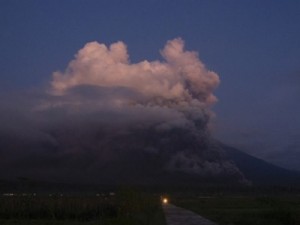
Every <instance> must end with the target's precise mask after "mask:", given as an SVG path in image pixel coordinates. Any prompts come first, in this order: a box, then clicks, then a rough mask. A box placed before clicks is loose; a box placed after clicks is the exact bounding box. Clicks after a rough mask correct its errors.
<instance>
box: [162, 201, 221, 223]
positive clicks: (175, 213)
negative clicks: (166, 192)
mask: <svg viewBox="0 0 300 225" xmlns="http://www.w3.org/2000/svg"><path fill="white" fill-rule="evenodd" d="M163 210H164V212H165V217H166V221H167V225H217V224H216V223H214V222H212V221H210V220H208V219H205V218H204V217H202V216H200V215H198V214H196V213H194V212H192V211H189V210H186V209H183V208H180V207H177V206H174V205H171V204H163Z"/></svg>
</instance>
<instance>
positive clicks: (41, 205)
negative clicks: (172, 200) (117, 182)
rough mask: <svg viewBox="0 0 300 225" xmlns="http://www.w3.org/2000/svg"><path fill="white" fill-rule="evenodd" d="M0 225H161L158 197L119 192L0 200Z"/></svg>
mask: <svg viewBox="0 0 300 225" xmlns="http://www.w3.org/2000/svg"><path fill="white" fill-rule="evenodd" d="M0 224H1V225H40V224H43V225H63V224H66V225H69V224H70V225H71V224H72V225H92V224H99V225H119V224H122V225H127V224H128V225H164V224H165V219H164V215H163V212H162V208H161V203H160V199H159V197H158V196H154V195H151V194H144V193H141V192H136V191H131V190H122V191H120V192H118V193H117V194H116V195H115V196H105V197H103V196H76V197H74V196H69V197H68V196H60V195H59V196H2V197H0Z"/></svg>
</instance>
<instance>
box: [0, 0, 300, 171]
mask: <svg viewBox="0 0 300 225" xmlns="http://www.w3.org/2000/svg"><path fill="white" fill-rule="evenodd" d="M299 12H300V1H297V0H288V1H282V0H263V1H261V0H251V1H250V0H249V1H247V0H246V1H238V0H229V1H222V0H215V1H210V0H207V1H202V0H186V1H174V0H148V1H146V0H132V1H121V0H120V1H116V0H107V1H105V0H103V1H97V0H87V1H84V0H72V1H69V0H68V1H67V0H43V1H39V0H26V1H22V0H18V1H17V0H0V28H1V32H0V93H1V96H2V97H0V104H1V105H2V106H1V107H0V110H5V107H6V105H7V102H8V101H9V100H10V101H11V102H10V103H9V104H10V105H14V104H18V102H14V100H11V99H13V98H12V96H18V95H20V96H21V95H24V93H28V92H35V91H37V90H38V91H40V90H49V89H52V91H53V90H54V91H57V90H58V91H61V90H65V89H66V88H69V87H70V86H71V87H73V86H74V85H75V84H74V82H73V81H71V80H72V79H71V78H72V76H74V77H75V75H76V69H78V68H79V69H78V70H80V71H81V70H82V68H81V67H80V66H78V65H79V64H80V63H81V61H80V60H81V59H79V58H77V59H76V60H77V61H76V60H75V61H74V63H73V64H76V65H75V66H74V68H75V69H74V68H72V69H70V68H69V70H67V71H65V70H66V68H68V65H69V63H70V61H72V60H74V58H75V55H76V54H77V53H78V51H79V50H80V49H83V48H84V49H85V51H86V52H88V47H84V46H85V45H86V44H87V43H90V42H93V43H95V42H94V41H96V42H98V43H103V44H105V45H106V46H110V45H111V44H113V43H117V42H118V43H119V44H116V45H115V49H116V50H115V51H116V53H114V52H113V51H111V53H110V54H111V55H112V56H105V57H112V58H114V57H119V58H118V60H120V62H123V61H126V60H127V59H126V54H128V57H129V59H128V67H126V68H127V69H128V71H129V72H126V71H127V70H126V71H125V70H123V72H124V74H125V75H126V74H127V73H128V74H130V73H131V72H130V71H132V70H134V71H136V70H135V68H133V67H132V66H131V65H135V64H136V63H139V62H142V61H144V60H147V61H149V62H153V61H157V60H158V61H159V62H165V61H167V63H168V65H171V66H173V65H174V64H176V65H177V64H179V62H178V60H177V59H174V57H173V56H174V54H175V53H174V54H173V52H171V50H170V51H169V48H168V47H170V46H171V47H172V48H179V49H180V48H181V47H182V45H183V42H184V43H185V47H184V49H186V50H187V51H192V52H198V53H199V60H200V61H199V62H198V59H196V58H195V57H194V55H193V54H192V53H191V54H192V56H191V54H190V53H189V52H188V53H186V52H184V53H182V54H183V57H187V58H188V59H187V60H191V61H193V62H196V63H199V65H202V64H201V63H203V64H204V65H205V68H204V67H203V68H202V67H201V66H200V67H201V72H199V74H200V75H201V77H202V76H203V77H205V76H209V77H210V78H209V79H208V80H207V81H205V82H206V85H207V86H206V87H205V90H206V91H207V92H206V91H205V92H204V91H203V89H201V90H200V88H199V86H197V82H198V81H197V80H195V79H194V78H193V77H192V76H191V77H189V78H190V80H189V82H190V83H189V84H188V85H187V86H188V87H187V89H188V88H190V87H191V88H192V90H194V92H193V93H192V94H191V96H192V98H194V96H197V97H198V98H201V99H202V100H201V104H204V105H205V109H206V107H212V111H213V112H214V113H215V116H214V117H213V119H212V120H211V121H210V125H209V126H210V129H211V132H212V134H213V136H214V137H215V138H216V139H218V140H220V141H222V142H224V143H226V144H229V145H231V146H234V147H237V148H239V149H240V150H243V151H245V152H247V153H249V154H251V155H254V156H257V157H260V158H263V159H265V160H267V161H269V162H273V163H275V164H277V165H281V166H283V167H286V168H290V169H297V170H300V164H299V160H300V119H299V115H300V104H299V102H300V13H299ZM170 40H173V41H170ZM119 41H121V42H122V43H123V44H124V45H126V46H127V52H126V51H125V50H124V48H123V44H120V42H119ZM89 46H90V49H92V50H93V48H97V49H99V46H98V45H97V44H94V45H89ZM171 47H170V48H171ZM84 49H83V50H82V55H83V56H84V55H85V53H86V52H85V51H84ZM92 50H91V51H92ZM179 51H180V50H179ZM185 53H186V54H185ZM99 57H100V56H99ZM101 57H102V56H101ZM103 57H104V56H103ZM105 59H107V58H105ZM109 59H110V58H109ZM122 60H123V61H122ZM158 61H157V63H156V64H155V63H153V64H151V63H150V64H151V65H150V68H151V69H153V70H156V69H157V68H159V69H162V70H164V71H165V70H167V74H169V73H174V74H177V72H178V71H177V70H176V69H174V70H173V69H170V70H169V67H167V69H166V68H164V67H163V66H164V65H162V63H159V62H158ZM130 63H131V64H130ZM80 65H81V64H80ZM180 65H181V64H180ZM197 65H198V64H197ZM156 66H157V67H156ZM162 67H163V68H162ZM139 68H140V67H139ZM172 68H173V67H172ZM131 69H132V70H131ZM57 71H60V74H61V75H60V76H61V77H59V76H55V75H53V74H54V73H55V72H57ZM70 71H71V72H70ZM74 71H75V72H74ZM137 71H138V72H137V75H136V76H138V75H139V71H142V72H143V71H144V67H143V68H140V70H137ZM212 71H213V72H212ZM113 72H114V73H117V72H116V71H113ZM142 72H141V73H142ZM178 73H179V72H178ZM74 74H75V75H74ZM158 74H160V73H158ZM92 75H93V73H91V76H92ZM62 76H69V78H70V80H68V79H64V78H62ZM74 79H75V78H74ZM76 79H77V81H76V82H79V83H80V84H91V82H92V80H93V79H92V78H91V79H90V80H89V81H88V82H87V81H84V82H81V80H80V78H78V77H77V78H76ZM103 79H104V78H103ZM118 79H119V78H118ZM118 79H117V81H116V79H114V80H113V81H109V80H106V82H107V85H110V87H111V86H113V87H115V86H114V85H119V84H124V83H126V87H127V88H133V89H134V90H136V89H137V90H138V91H139V92H141V93H142V94H143V96H147V97H148V96H153V93H159V94H160V96H164V97H166V96H167V97H166V98H168V99H172V100H173V97H174V96H175V95H176V99H177V97H178V96H180V97H182V96H185V95H184V94H182V95H181V94H178V93H179V91H178V89H176V90H175V89H170V91H171V94H170V92H169V90H165V91H166V92H164V90H163V89H162V88H163V87H161V88H160V87H157V86H155V84H156V83H155V82H156V80H152V79H151V80H149V81H148V80H146V81H144V82H145V83H143V82H141V83H139V82H137V83H135V82H134V79H137V78H134V77H133V78H132V79H131V80H128V81H127V80H126V81H124V80H118ZM120 79H121V78H120ZM158 79H159V78H158ZM165 79H166V80H168V81H172V82H173V81H174V82H175V81H176V82H177V80H176V79H177V78H176V77H170V76H167V75H166V77H165ZM201 79H202V78H201ZM203 79H204V78H203ZM219 81H220V83H219ZM72 82H73V83H72ZM99 82H100V81H95V84H99ZM114 82H115V83H114ZM151 82H152V83H151ZM199 82H200V81H199ZM62 84H63V85H66V86H67V87H66V88H65V86H64V87H63V88H61V87H62ZM77 84H78V83H76V85H77ZM150 84H151V85H152V84H153V86H150ZM134 85H135V86H139V88H141V90H139V89H138V88H137V87H133V86H134ZM193 85H195V87H193ZM154 86H155V87H156V88H157V89H153V87H154ZM201 88H202V87H201ZM133 89H130V90H133ZM160 92H161V93H160ZM166 93H167V94H166ZM180 93H183V91H182V92H180ZM106 94H107V93H106ZM119 94H120V93H119V92H118V95H119ZM120 95H122V93H121V94H120ZM125 95H126V96H127V97H126V98H130V97H128V96H131V95H134V96H135V97H136V98H139V97H137V96H136V95H135V93H131V92H130V93H128V92H127V91H126V94H125ZM214 96H216V97H217V99H218V101H217V102H215V100H214ZM16 98H18V97H16ZM112 98H113V97H112ZM174 98H175V97H174ZM183 99H184V100H183V101H185V100H186V99H185V98H183ZM1 101H2V102H1ZM174 101H175V100H174ZM186 101H190V100H186ZM199 104H200V103H199ZM201 107H202V106H201ZM141 112H143V111H141ZM169 113H170V112H166V115H169ZM209 113H210V112H209ZM2 114H3V115H4V114H5V113H0V115H2ZM166 115H165V116H166ZM170 115H171V114H170ZM172 116H174V118H176V115H175V114H174V115H173V114H172ZM6 118H8V120H9V117H6ZM13 118H14V117H12V118H11V119H13ZM0 121H1V120H0ZM6 122H7V123H9V121H6ZM12 122H13V121H12ZM0 152H1V151H0Z"/></svg>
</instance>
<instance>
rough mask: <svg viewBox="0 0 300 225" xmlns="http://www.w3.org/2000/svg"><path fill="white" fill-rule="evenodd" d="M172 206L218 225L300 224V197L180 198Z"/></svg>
mask: <svg viewBox="0 0 300 225" xmlns="http://www.w3.org/2000/svg"><path fill="white" fill-rule="evenodd" d="M173 203H174V204H176V205H177V206H181V207H183V208H186V209H190V210H192V211H194V212H196V213H199V214H201V215H202V216H205V217H207V218H209V219H211V220H212V221H215V222H217V223H219V224H220V225H229V224H230V225H266V224H272V225H299V224H300V196H296V197H295V196H272V197H271V196H269V197H266V196H260V197H255V196H247V197H245V196H234V197H233V196H227V197H225V196H221V197H220V196H211V197H208V196H205V197H204V196H193V197H192V196H189V197H187V196H181V197H177V198H176V197H175V199H173Z"/></svg>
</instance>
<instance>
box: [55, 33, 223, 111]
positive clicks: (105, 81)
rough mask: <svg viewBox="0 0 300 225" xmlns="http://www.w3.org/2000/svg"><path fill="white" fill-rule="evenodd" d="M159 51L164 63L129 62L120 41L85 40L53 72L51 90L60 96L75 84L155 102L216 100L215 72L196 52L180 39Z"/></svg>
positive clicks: (217, 78)
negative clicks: (64, 64) (120, 91)
mask: <svg viewBox="0 0 300 225" xmlns="http://www.w3.org/2000/svg"><path fill="white" fill-rule="evenodd" d="M161 54H162V56H163V58H164V59H165V61H164V62H160V61H152V62H149V61H147V60H145V61H142V62H139V63H135V64H131V63H130V61H129V56H128V53H127V47H126V45H125V44H124V43H123V42H117V43H114V44H111V45H110V46H109V47H107V46H106V45H104V44H99V43H98V42H90V43H87V44H86V45H85V46H84V47H83V48H82V49H81V50H79V52H78V54H77V55H76V57H75V59H74V60H72V61H71V62H70V63H69V65H68V67H67V69H66V70H65V72H55V73H54V74H53V81H52V87H53V92H54V93H55V94H57V95H63V94H64V93H66V91H68V90H69V89H71V88H74V87H76V86H79V85H95V86H100V87H106V88H112V87H123V88H128V89H130V90H133V91H135V92H138V93H140V94H141V95H143V96H144V97H145V98H147V99H148V100H149V99H150V100H151V101H152V102H153V101H155V104H158V105H165V104H181V105H198V106H201V107H207V106H209V105H211V104H212V103H214V102H216V97H215V96H214V95H213V90H214V89H215V88H216V87H217V86H218V84H219V77H218V75H217V74H216V73H214V72H211V71H209V70H207V69H206V68H205V66H204V64H203V63H202V62H201V61H200V60H199V58H198V55H197V53H196V52H191V51H186V50H184V41H183V40H182V39H180V38H177V39H174V40H171V41H168V42H167V44H166V46H165V47H164V49H163V50H162V51H161ZM144 100H145V99H144Z"/></svg>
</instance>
